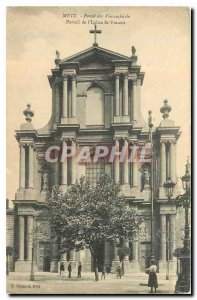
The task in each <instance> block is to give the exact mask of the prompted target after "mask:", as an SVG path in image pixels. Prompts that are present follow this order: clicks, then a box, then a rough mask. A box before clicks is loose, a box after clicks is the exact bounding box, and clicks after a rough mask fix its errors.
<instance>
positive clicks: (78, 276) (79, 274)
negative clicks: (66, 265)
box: [77, 262, 82, 278]
mask: <svg viewBox="0 0 197 300" xmlns="http://www.w3.org/2000/svg"><path fill="white" fill-rule="evenodd" d="M81 270H82V264H81V262H79V265H78V275H77V278H81Z"/></svg>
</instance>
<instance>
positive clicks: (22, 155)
mask: <svg viewBox="0 0 197 300" xmlns="http://www.w3.org/2000/svg"><path fill="white" fill-rule="evenodd" d="M19 187H20V189H24V188H25V147H24V145H23V144H20V174H19Z"/></svg>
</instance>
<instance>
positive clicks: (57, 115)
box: [55, 77, 60, 123]
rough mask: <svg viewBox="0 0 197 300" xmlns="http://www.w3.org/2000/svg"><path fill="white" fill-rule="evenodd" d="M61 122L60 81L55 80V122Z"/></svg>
mask: <svg viewBox="0 0 197 300" xmlns="http://www.w3.org/2000/svg"><path fill="white" fill-rule="evenodd" d="M59 120H60V79H59V78H58V77H56V79H55V122H56V123H59Z"/></svg>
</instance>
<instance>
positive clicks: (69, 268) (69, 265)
mask: <svg viewBox="0 0 197 300" xmlns="http://www.w3.org/2000/svg"><path fill="white" fill-rule="evenodd" d="M71 272H72V266H71V263H69V264H68V278H71Z"/></svg>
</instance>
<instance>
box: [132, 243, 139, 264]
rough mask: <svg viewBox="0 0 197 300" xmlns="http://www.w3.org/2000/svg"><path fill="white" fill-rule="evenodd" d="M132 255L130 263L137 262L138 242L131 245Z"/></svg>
mask: <svg viewBox="0 0 197 300" xmlns="http://www.w3.org/2000/svg"><path fill="white" fill-rule="evenodd" d="M132 253H133V257H132V258H133V259H132V261H138V259H139V257H138V241H133V243H132Z"/></svg>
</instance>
